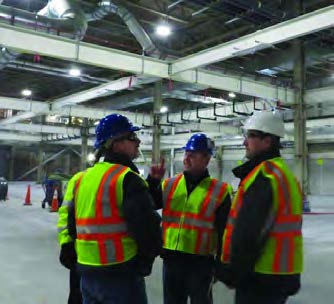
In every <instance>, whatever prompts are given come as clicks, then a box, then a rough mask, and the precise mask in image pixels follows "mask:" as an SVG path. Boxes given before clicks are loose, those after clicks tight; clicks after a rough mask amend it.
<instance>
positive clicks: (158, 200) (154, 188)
mask: <svg viewBox="0 0 334 304" xmlns="http://www.w3.org/2000/svg"><path fill="white" fill-rule="evenodd" d="M146 181H147V183H148V188H149V191H150V194H151V196H152V198H153V202H154V206H155V209H157V210H158V209H161V208H162V187H161V180H160V179H156V178H153V177H151V176H150V175H148V177H147V179H146Z"/></svg>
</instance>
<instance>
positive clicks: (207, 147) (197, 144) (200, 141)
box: [183, 133, 214, 155]
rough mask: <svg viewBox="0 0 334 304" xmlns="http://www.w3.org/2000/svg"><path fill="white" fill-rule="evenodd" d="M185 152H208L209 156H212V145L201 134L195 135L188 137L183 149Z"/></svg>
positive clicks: (207, 138) (210, 141)
mask: <svg viewBox="0 0 334 304" xmlns="http://www.w3.org/2000/svg"><path fill="white" fill-rule="evenodd" d="M183 149H184V150H186V151H195V152H197V151H200V152H208V153H209V154H210V155H212V154H213V149H214V143H213V141H212V140H211V139H210V138H209V137H207V136H206V135H205V134H203V133H197V134H194V135H192V136H191V137H190V139H189V140H188V142H187V144H186V145H185V146H184V147H183Z"/></svg>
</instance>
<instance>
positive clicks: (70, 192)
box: [57, 172, 84, 245]
mask: <svg viewBox="0 0 334 304" xmlns="http://www.w3.org/2000/svg"><path fill="white" fill-rule="evenodd" d="M83 173H84V172H78V173H76V174H75V175H74V176H73V177H72V178H71V179H70V180H69V182H68V184H67V188H66V192H65V196H64V202H63V204H62V205H61V207H60V208H59V210H58V216H59V218H58V223H57V228H58V241H59V244H60V245H63V244H66V243H69V242H73V241H74V240H73V239H72V237H71V236H70V234H69V231H68V225H67V222H68V210H69V208H72V205H73V204H74V201H73V199H74V187H75V184H76V182H77V181H78V180H79V179H80V177H81V176H82V174H83Z"/></svg>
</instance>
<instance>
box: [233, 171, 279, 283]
mask: <svg viewBox="0 0 334 304" xmlns="http://www.w3.org/2000/svg"><path fill="white" fill-rule="evenodd" d="M272 211H273V194H272V188H271V184H270V181H269V180H268V179H267V178H265V177H264V176H263V175H262V174H259V175H258V176H257V178H256V180H255V181H254V183H253V184H252V185H251V186H250V188H249V189H248V190H247V192H246V193H245V194H244V198H243V203H242V207H241V209H240V211H239V214H238V217H237V219H236V223H235V228H234V231H233V235H232V243H231V264H230V267H231V272H232V273H233V276H234V278H233V280H232V281H234V284H235V285H236V286H238V285H241V284H242V283H243V282H245V281H247V280H250V276H251V275H252V273H253V271H254V266H255V263H256V261H257V259H258V257H259V256H260V254H261V250H262V248H263V246H264V243H265V241H266V240H267V238H268V235H269V232H270V229H271V227H272V225H273V223H274V217H272V216H270V214H271V212H272Z"/></svg>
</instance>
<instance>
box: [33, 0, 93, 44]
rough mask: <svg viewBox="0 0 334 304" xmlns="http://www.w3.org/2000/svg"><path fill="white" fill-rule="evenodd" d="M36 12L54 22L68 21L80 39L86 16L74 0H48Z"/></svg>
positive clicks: (85, 26)
mask: <svg viewBox="0 0 334 304" xmlns="http://www.w3.org/2000/svg"><path fill="white" fill-rule="evenodd" d="M37 14H38V15H39V16H44V17H47V18H49V19H54V20H56V22H58V23H59V22H60V24H61V22H64V23H65V22H68V21H70V24H71V26H72V27H73V28H74V32H75V35H76V37H77V38H78V39H80V40H81V39H82V38H83V36H84V35H85V33H86V30H87V20H86V16H85V14H84V13H83V11H82V10H81V8H80V6H79V5H78V2H77V1H75V0H50V1H49V3H48V4H47V5H46V6H45V7H44V8H43V9H41V10H40V11H39V12H38V13H37Z"/></svg>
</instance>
